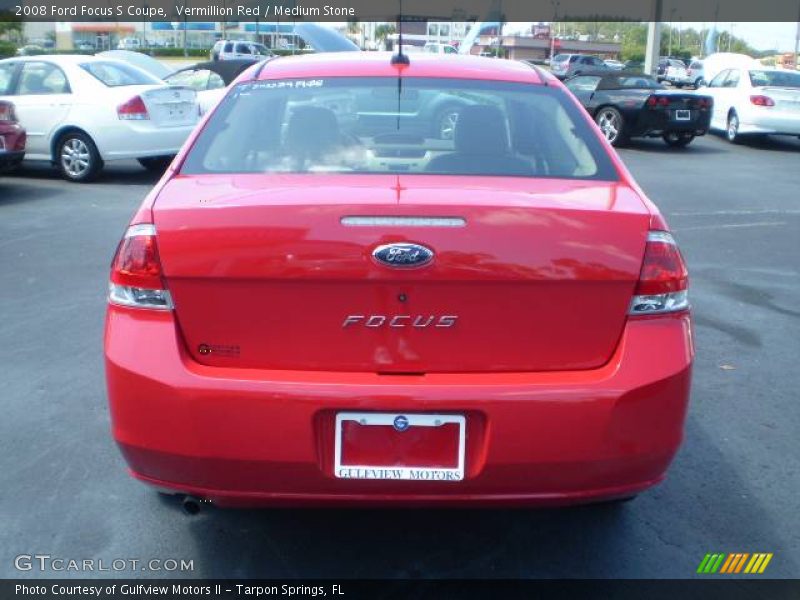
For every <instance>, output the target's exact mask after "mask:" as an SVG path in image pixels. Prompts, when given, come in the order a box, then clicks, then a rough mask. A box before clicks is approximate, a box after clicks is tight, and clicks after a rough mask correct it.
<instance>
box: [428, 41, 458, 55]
mask: <svg viewBox="0 0 800 600" xmlns="http://www.w3.org/2000/svg"><path fill="white" fill-rule="evenodd" d="M422 51H423V52H428V53H429V54H458V49H457V48H456V47H455V46H453V45H451V44H440V43H437V42H428V43H427V44H425V46H424V47H423V48H422Z"/></svg>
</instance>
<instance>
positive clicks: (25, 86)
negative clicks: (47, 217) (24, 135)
mask: <svg viewBox="0 0 800 600" xmlns="http://www.w3.org/2000/svg"><path fill="white" fill-rule="evenodd" d="M0 100H9V101H13V102H14V104H15V105H16V107H17V114H18V116H19V121H20V124H21V125H22V126H23V127H25V129H26V130H27V132H28V149H27V154H26V156H25V159H26V160H46V161H50V162H52V163H53V164H55V165H56V166H57V167H58V168H59V170H60V171H61V174H62V175H63V176H64V178H66V179H68V180H69V181H75V182H85V181H90V180H92V179H93V178H94V177H96V176H97V174H98V173H99V172H100V170H101V169H102V168H103V164H104V163H105V162H108V161H112V160H122V159H137V160H139V162H140V163H141V164H142V166H144V167H145V168H147V169H152V170H158V169H163V168H165V166H166V165H167V164H168V161H169V160H171V158H172V157H173V156H174V155H175V154H177V152H178V150H180V148H181V146H182V145H183V143H184V141H186V138H187V137H188V136H189V134H190V133H191V132H192V129H194V126H195V125H196V124H197V122H198V120H199V110H198V105H197V96H196V93H195V92H194V90H191V89H188V88H182V87H170V86H168V85H167V84H165V83H164V82H163V81H161V80H160V79H157V78H155V77H153V76H152V75H149V74H148V73H145V72H144V71H142V70H141V69H138V68H136V67H134V66H132V65H129V64H126V63H123V62H119V61H115V60H110V59H107V58H100V57H94V56H68V55H62V56H29V57H19V58H10V59H7V60H2V61H0Z"/></svg>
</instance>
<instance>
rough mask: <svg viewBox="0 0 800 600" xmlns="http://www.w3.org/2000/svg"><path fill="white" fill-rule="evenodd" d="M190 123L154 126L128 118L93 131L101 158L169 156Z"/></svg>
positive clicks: (188, 128) (185, 135)
mask: <svg viewBox="0 0 800 600" xmlns="http://www.w3.org/2000/svg"><path fill="white" fill-rule="evenodd" d="M193 130H194V125H185V126H180V127H156V126H155V125H153V124H151V123H150V122H148V121H141V122H140V121H130V122H128V123H127V124H126V126H116V125H115V126H114V127H108V128H104V129H100V130H98V131H97V132H93V133H94V135H95V143H96V144H97V149H98V151H99V152H100V156H101V157H102V158H103V160H104V161H111V160H125V159H131V158H149V157H156V156H173V155H175V154H177V153H178V151H179V150H180V149H181V147H182V146H183V144H184V142H185V141H186V140H187V139H188V137H189V134H191V133H192V131H193Z"/></svg>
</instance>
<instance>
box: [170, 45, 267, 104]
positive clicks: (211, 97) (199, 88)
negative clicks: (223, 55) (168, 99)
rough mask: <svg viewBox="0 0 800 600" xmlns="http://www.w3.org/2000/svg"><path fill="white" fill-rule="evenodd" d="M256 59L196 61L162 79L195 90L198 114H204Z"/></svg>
mask: <svg viewBox="0 0 800 600" xmlns="http://www.w3.org/2000/svg"><path fill="white" fill-rule="evenodd" d="M258 61H259V59H257V58H237V59H231V60H217V61H213V60H212V61H209V62H203V63H197V64H195V65H192V66H190V67H184V68H183V69H181V70H179V71H176V72H175V73H173V74H172V75H169V76H167V77H166V78H165V79H164V81H166V82H167V83H168V84H170V85H177V86H182V87H188V88H191V89H193V90H194V91H195V92H197V103H198V105H199V107H200V114H201V115H204V114H205V113H206V112H208V111H209V110H211V109H212V108H213V107H214V106H216V105H217V103H218V102H219V101H220V100H221V99H222V98H223V97H224V96H225V93H226V91H227V89H228V86H229V85H230V84H231V83H233V81H234V80H235V79H236V78H237V77H238V76H239V75H241V74H242V73H243V72H244V71H245V70H247V68H248V67H251V66H253V65H254V64H256V63H257V62H258Z"/></svg>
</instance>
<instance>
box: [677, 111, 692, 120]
mask: <svg viewBox="0 0 800 600" xmlns="http://www.w3.org/2000/svg"><path fill="white" fill-rule="evenodd" d="M691 119H692V111H690V110H676V111H675V120H676V121H691Z"/></svg>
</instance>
